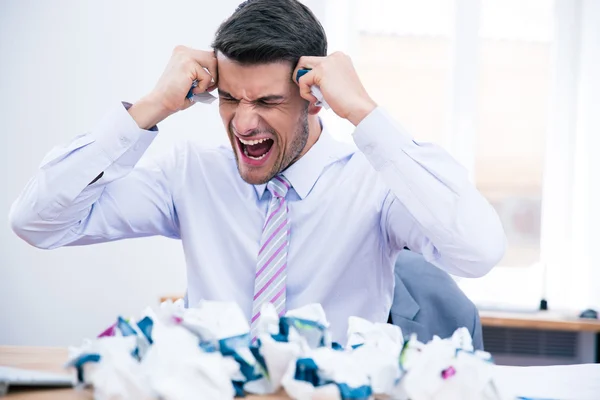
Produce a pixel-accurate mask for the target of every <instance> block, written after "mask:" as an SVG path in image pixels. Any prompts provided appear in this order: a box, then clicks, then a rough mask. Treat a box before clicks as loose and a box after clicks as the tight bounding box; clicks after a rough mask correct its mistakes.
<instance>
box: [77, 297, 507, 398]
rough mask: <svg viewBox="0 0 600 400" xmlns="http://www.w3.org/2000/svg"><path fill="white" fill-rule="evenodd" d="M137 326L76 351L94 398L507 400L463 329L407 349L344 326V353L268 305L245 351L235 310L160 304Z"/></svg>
mask: <svg viewBox="0 0 600 400" xmlns="http://www.w3.org/2000/svg"><path fill="white" fill-rule="evenodd" d="M142 317H143V319H142V320H140V322H138V324H139V325H138V324H136V323H133V322H130V321H132V320H130V321H126V320H123V319H121V318H120V319H119V320H118V321H117V323H116V324H115V325H113V326H111V327H110V328H109V329H107V330H106V331H105V332H103V334H102V335H101V336H103V337H99V338H97V339H95V340H91V341H85V342H84V344H83V346H81V347H80V348H78V349H73V351H72V353H71V357H72V361H73V362H72V363H71V364H72V365H74V366H77V367H78V368H82V371H80V372H83V378H84V382H85V383H87V384H92V385H93V386H94V390H95V398H97V399H100V400H108V399H168V400H170V399H174V400H187V399H190V400H191V399H197V398H202V399H231V398H233V396H234V395H235V393H236V390H238V391H241V390H243V391H245V392H248V393H256V394H267V393H276V392H278V391H279V390H281V388H284V389H285V391H286V392H287V394H288V395H289V396H290V397H291V398H293V399H300V400H309V399H310V400H315V399H320V400H329V399H332V400H333V399H336V400H337V399H367V398H371V397H372V396H375V397H376V398H387V399H392V400H408V399H411V400H438V399H450V400H453V399H466V400H469V399H484V400H505V399H506V398H507V397H506V396H505V395H503V394H502V393H501V392H500V390H499V388H498V387H496V385H495V382H494V379H493V363H492V362H491V356H490V355H489V354H488V353H485V352H480V351H473V346H472V342H471V337H470V336H469V333H468V331H467V329H465V328H461V329H459V330H457V331H456V332H455V333H454V335H453V336H452V337H450V338H447V339H440V338H438V337H434V339H433V340H432V341H430V342H429V343H426V344H425V343H421V342H419V341H418V340H417V338H416V336H415V335H413V336H411V338H410V339H409V341H408V342H406V343H405V342H404V338H403V335H402V332H401V330H400V328H398V327H397V326H394V325H389V324H382V323H371V322H369V321H367V320H364V319H362V318H357V317H351V318H350V319H349V323H348V341H347V345H346V347H345V348H344V349H342V348H340V347H335V346H333V345H332V343H331V339H330V336H329V333H328V330H327V327H328V326H329V323H328V321H327V318H326V315H325V312H324V310H323V308H322V307H321V306H320V305H318V304H311V305H307V306H305V307H301V308H299V309H296V310H291V311H288V312H287V313H286V315H285V316H284V317H283V318H282V319H280V318H279V317H278V315H277V312H276V311H275V308H274V307H273V305H272V304H267V305H265V306H264V307H263V308H262V310H261V317H260V320H259V323H258V327H257V332H256V334H257V337H258V341H257V345H256V346H258V347H251V346H250V335H249V324H248V321H247V319H246V316H245V315H244V314H243V312H242V311H241V310H240V308H239V307H238V306H237V305H236V304H235V303H231V302H214V301H202V302H200V303H199V304H198V305H197V307H194V308H189V309H186V308H184V307H183V303H182V302H175V303H172V302H166V303H163V304H162V305H161V307H160V308H159V309H158V310H156V311H153V310H152V309H149V308H148V309H147V310H145V312H144V313H143V315H142ZM144 317H145V318H144ZM144 321H145V322H146V324H143V322H144ZM149 322H151V324H150V323H149ZM127 335H129V336H127ZM334 347H335V348H334ZM77 360H80V361H81V360H87V361H85V362H84V361H81V363H80V364H77V362H76V361H77ZM234 385H235V386H234Z"/></svg>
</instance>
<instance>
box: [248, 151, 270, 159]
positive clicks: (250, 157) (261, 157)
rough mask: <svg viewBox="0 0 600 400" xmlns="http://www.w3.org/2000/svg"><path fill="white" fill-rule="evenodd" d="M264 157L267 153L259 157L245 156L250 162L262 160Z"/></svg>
mask: <svg viewBox="0 0 600 400" xmlns="http://www.w3.org/2000/svg"><path fill="white" fill-rule="evenodd" d="M266 155H267V153H265V154H263V155H262V156H260V157H252V156H251V155H248V154H246V156H247V157H248V158H249V159H251V160H262V159H263V158H265V156H266Z"/></svg>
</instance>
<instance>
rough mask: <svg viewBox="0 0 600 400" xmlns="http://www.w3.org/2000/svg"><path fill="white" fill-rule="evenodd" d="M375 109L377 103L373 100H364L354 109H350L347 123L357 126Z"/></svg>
mask: <svg viewBox="0 0 600 400" xmlns="http://www.w3.org/2000/svg"><path fill="white" fill-rule="evenodd" d="M376 108H377V103H375V102H374V101H373V100H371V99H370V98H369V99H365V100H363V101H361V102H360V103H358V104H357V105H356V106H355V107H353V108H352V110H351V111H350V113H348V117H347V119H348V121H350V122H351V123H352V125H354V126H358V124H360V123H361V121H362V120H363V119H365V118H366V116H367V115H369V114H371V112H373V110H374V109H376Z"/></svg>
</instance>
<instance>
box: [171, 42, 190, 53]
mask: <svg viewBox="0 0 600 400" xmlns="http://www.w3.org/2000/svg"><path fill="white" fill-rule="evenodd" d="M186 51H187V47H185V46H183V45H181V44H180V45H178V46H175V48H174V49H173V54H181V53H185V52H186Z"/></svg>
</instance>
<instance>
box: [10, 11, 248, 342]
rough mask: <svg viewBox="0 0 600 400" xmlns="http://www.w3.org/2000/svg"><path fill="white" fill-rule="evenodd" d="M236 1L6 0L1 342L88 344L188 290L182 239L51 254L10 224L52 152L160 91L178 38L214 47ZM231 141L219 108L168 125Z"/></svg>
mask: <svg viewBox="0 0 600 400" xmlns="http://www.w3.org/2000/svg"><path fill="white" fill-rule="evenodd" d="M237 4H238V1H236V0H219V1H215V2H207V1H198V0H187V1H177V2H166V1H160V0H153V1H149V0H145V1H144V0H136V1H127V2H122V1H117V0H111V1H102V2H91V1H77V0H71V1H68V0H60V1H59V0H55V1H43V2H40V1H32V0H27V1H23V0H9V1H2V2H0V60H1V62H0V127H1V131H0V160H1V161H0V163H1V164H0V167H1V173H0V345H5V344H28V345H67V344H77V343H79V342H80V340H81V339H82V338H84V337H89V336H90V335H94V334H95V333H97V332H98V331H99V330H100V329H101V328H103V327H104V326H106V325H107V324H109V323H111V322H112V320H113V319H114V318H116V316H117V315H118V314H119V313H122V314H124V315H126V316H137V313H138V312H140V311H141V310H142V308H143V307H145V306H146V305H150V304H155V303H156V302H157V300H158V297H159V296H160V295H162V294H171V293H182V292H183V291H184V290H185V268H184V258H183V254H182V251H181V247H180V244H179V242H178V241H174V240H169V239H164V238H151V239H139V240H128V241H124V242H119V243H111V244H103V245H97V246H88V247H81V248H66V249H59V250H54V251H41V250H37V249H35V248H33V247H30V246H29V245H27V244H26V243H25V242H22V241H21V240H20V239H18V238H17V237H16V236H15V235H14V234H13V233H12V231H11V230H10V228H9V226H8V221H7V219H8V218H7V216H8V211H9V208H10V204H11V203H12V201H13V200H14V199H15V198H16V197H17V195H18V193H19V192H20V190H21V189H22V188H23V187H24V185H25V183H26V182H27V180H28V179H29V178H30V176H32V175H33V174H34V172H35V170H36V168H37V165H38V164H39V162H40V161H41V159H42V157H43V155H44V154H45V153H46V152H47V151H48V150H49V149H50V148H51V147H52V146H54V145H56V144H59V143H62V142H65V141H68V140H69V139H70V138H71V137H73V136H75V135H77V134H79V133H82V132H83V131H85V130H86V129H89V128H91V127H92V126H93V124H94V123H95V121H97V120H98V119H99V118H100V117H101V115H102V114H103V113H104V112H105V110H106V109H107V107H108V106H109V105H110V104H111V102H113V101H117V100H128V101H135V100H136V99H137V98H139V97H140V96H141V95H143V94H144V93H146V92H147V91H149V90H150V89H151V88H152V86H153V85H154V83H155V81H156V79H157V78H158V76H159V75H160V73H161V72H162V69H163V67H164V65H165V64H166V62H167V60H168V58H169V56H170V52H171V50H172V48H173V47H174V46H176V45H177V44H184V45H188V46H192V47H196V48H208V47H209V44H210V42H211V40H212V38H213V35H214V32H215V30H216V28H217V26H218V24H219V23H220V22H221V21H222V20H224V19H225V18H226V17H227V16H228V15H229V14H230V13H231V12H233V10H234V9H235V7H236V6H237ZM161 131H162V133H161V135H159V138H158V139H157V140H156V142H155V143H154V144H153V145H152V150H153V151H157V150H160V148H161V147H164V146H168V145H169V143H170V142H171V141H172V140H173V139H174V138H177V139H178V138H183V137H190V138H192V137H198V138H200V139H201V140H202V141H203V142H205V143H219V142H224V140H226V139H225V134H224V131H223V128H222V125H221V122H220V119H219V118H218V114H217V107H216V104H214V105H211V106H200V105H198V106H196V107H194V108H193V109H192V110H190V111H188V112H186V113H183V114H181V115H176V116H174V117H172V118H171V119H169V120H168V121H166V122H165V123H163V124H161Z"/></svg>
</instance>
